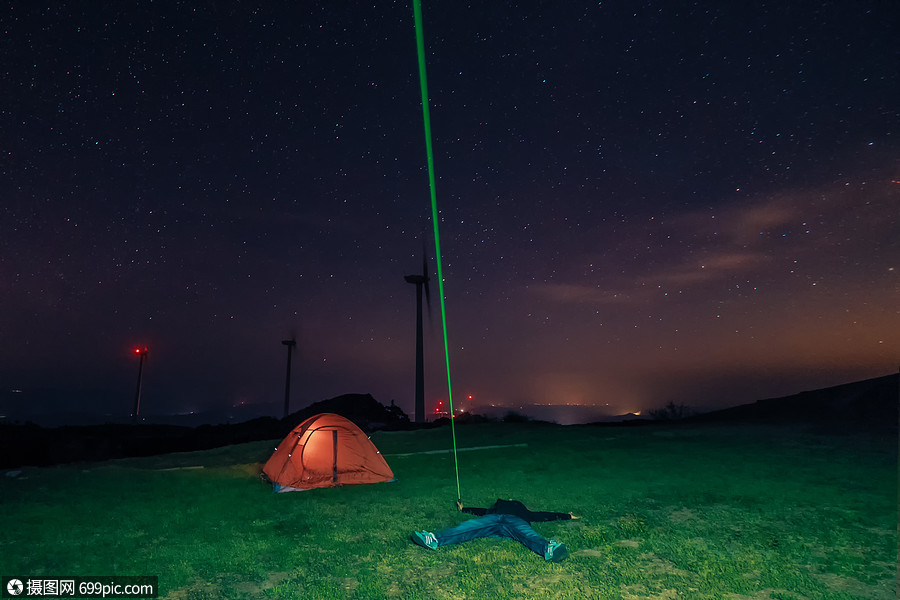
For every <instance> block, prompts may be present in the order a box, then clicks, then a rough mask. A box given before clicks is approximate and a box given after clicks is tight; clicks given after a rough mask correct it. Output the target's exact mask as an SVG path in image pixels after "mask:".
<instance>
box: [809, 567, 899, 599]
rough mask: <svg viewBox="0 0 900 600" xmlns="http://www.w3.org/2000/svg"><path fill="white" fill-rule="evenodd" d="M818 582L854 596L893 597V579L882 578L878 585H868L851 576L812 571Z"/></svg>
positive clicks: (871, 597)
mask: <svg viewBox="0 0 900 600" xmlns="http://www.w3.org/2000/svg"><path fill="white" fill-rule="evenodd" d="M813 577H815V578H816V579H817V580H819V582H821V583H822V584H824V585H825V586H827V587H828V589H830V590H833V591H835V592H843V593H845V594H849V595H850V596H852V597H854V598H861V599H870V600H892V599H893V598H894V597H895V593H896V590H895V589H894V581H893V580H891V579H885V580H882V581H881V583H879V584H878V585H868V584H865V583H863V582H862V581H859V580H858V579H853V578H851V577H841V576H840V575H834V574H833V573H813Z"/></svg>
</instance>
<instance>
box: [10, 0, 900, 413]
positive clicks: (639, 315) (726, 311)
mask: <svg viewBox="0 0 900 600" xmlns="http://www.w3.org/2000/svg"><path fill="white" fill-rule="evenodd" d="M0 10H2V13H0V30H2V32H3V35H2V36H0V65H2V69H3V84H2V86H0V181H2V195H3V200H2V202H0V286H2V287H0V386H2V395H0V401H2V404H0V412H2V413H3V414H4V415H6V417H7V418H10V415H13V416H15V415H20V414H24V413H23V411H24V412H28V411H31V412H32V413H36V412H40V411H45V412H48V411H49V412H52V411H75V410H93V411H100V412H103V413H105V414H112V415H119V414H123V415H128V414H129V413H130V411H131V409H132V401H133V397H134V392H135V380H136V375H137V370H138V360H137V359H136V357H135V356H134V354H133V348H134V346H135V345H136V344H138V345H141V346H146V347H148V348H149V354H148V356H147V361H146V363H145V365H144V374H143V383H142V412H144V413H154V412H167V411H168V412H186V411H202V410H210V409H229V408H231V407H238V406H259V407H268V408H261V410H263V412H265V410H270V412H271V414H273V415H274V416H281V404H282V402H283V394H284V375H285V357H286V349H285V346H283V345H282V344H281V340H283V339H287V338H290V337H291V336H295V337H296V340H297V351H296V353H295V354H294V360H293V371H292V374H293V381H292V408H293V409H297V408H300V407H302V406H305V405H307V404H309V403H311V402H314V401H318V400H323V399H325V398H330V397H333V396H337V395H339V394H343V393H371V394H372V395H373V396H374V397H375V398H376V399H377V400H379V401H381V402H383V403H385V404H389V403H390V402H391V401H395V402H396V403H397V404H398V405H399V406H401V407H402V408H404V409H405V410H406V411H407V412H408V413H410V414H412V410H413V394H414V364H415V362H414V345H415V289H414V287H413V286H412V285H410V284H408V283H406V282H405V281H404V279H403V277H404V275H409V274H415V273H418V272H420V271H421V266H422V246H423V239H424V240H425V243H426V244H428V245H429V247H430V250H429V269H430V270H431V273H432V278H433V280H432V282H431V283H432V304H433V306H432V313H433V319H432V321H431V324H430V325H429V324H428V322H426V326H425V352H426V397H427V402H428V405H429V408H430V407H431V406H433V404H434V402H436V401H437V400H438V399H445V400H446V398H447V383H446V376H445V368H444V366H443V360H444V357H443V349H442V340H441V327H440V319H439V308H438V302H437V286H436V285H435V284H436V281H435V280H434V271H435V269H436V267H435V264H434V251H433V247H434V246H433V244H434V242H433V236H432V234H431V229H432V225H431V217H430V215H431V209H430V199H429V191H428V174H427V167H426V160H425V144H424V135H423V125H422V110H421V97H420V92H419V79H418V69H417V62H416V49H415V31H414V25H413V13H412V7H411V4H410V3H407V2H390V1H387V0H386V1H383V2H370V3H359V2H334V1H328V2H317V1H303V2H279V3H276V2H234V3H220V2H202V1H199V0H198V1H195V2H151V1H133V0H123V1H120V2H75V1H69V2H67V1H57V2H11V3H7V4H6V5H5V6H4V7H3V8H2V9H0ZM423 17H424V36H425V37H424V39H425V47H426V60H427V65H428V84H429V92H430V100H431V102H430V103H431V125H432V133H433V143H434V152H435V159H434V161H435V174H436V193H437V202H438V207H439V211H440V219H439V227H440V238H441V250H442V254H443V257H442V258H443V260H442V265H443V275H444V284H445V299H446V307H447V321H448V333H449V349H450V371H451V375H452V381H453V394H454V402H455V404H456V406H457V407H458V408H460V407H462V408H466V407H469V408H475V407H477V406H487V405H491V404H494V405H502V406H506V407H515V408H518V407H522V410H523V411H525V412H528V411H532V414H538V413H539V412H540V410H543V409H546V407H543V409H541V407H540V406H538V405H589V406H596V407H598V408H597V410H598V411H605V412H608V413H610V414H617V413H623V412H632V411H638V410H647V409H651V408H654V407H658V406H661V405H663V404H665V403H666V402H676V403H681V404H686V405H689V406H695V407H706V408H715V407H727V406H734V405H737V404H742V403H746V402H750V401H754V400H757V399H761V398H766V397H773V396H780V395H787V394H792V393H796V392H799V391H803V390H807V389H815V388H819V387H825V386H829V385H834V384H839V383H846V382H850V381H855V380H859V379H864V378H868V377H875V376H881V375H885V374H890V373H893V372H896V370H897V367H898V361H900V308H898V307H900V304H898V298H900V294H898V292H900V279H898V271H897V268H898V266H900V264H898V263H900V260H898V258H900V235H898V216H900V163H898V158H900V113H898V107H900V102H898V98H900V85H898V83H900V82H898V72H897V71H898V70H897V65H898V64H900V44H898V43H897V39H898V24H900V13H898V12H897V11H896V10H895V7H893V6H892V5H891V3H887V2H880V1H867V0H855V1H837V2H827V1H824V2H823V1H820V2H808V1H803V0H800V1H796V2H781V1H778V2H774V1H773V2H765V1H763V2H693V1H690V2H689V1H680V0H672V1H666V2H649V1H640V2H633V1H630V0H629V1H627V2H626V1H603V2H596V1H595V2H581V1H573V2H563V3H559V2H550V1H547V2H541V1H520V2H509V1H506V2H504V1H501V2H475V3H462V2H450V1H447V0H439V1H434V2H432V1H429V0H424V3H423ZM470 395H471V396H472V399H471V400H470V399H469V396H470ZM273 407H274V408H273ZM559 410H563V409H559ZM540 414H541V415H544V413H540ZM561 414H562V413H561V412H558V413H557V415H556V416H555V417H551V418H556V420H559V421H562V422H570V421H572V420H573V419H575V418H574V417H571V416H560V415H561Z"/></svg>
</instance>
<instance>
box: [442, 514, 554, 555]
mask: <svg viewBox="0 0 900 600" xmlns="http://www.w3.org/2000/svg"><path fill="white" fill-rule="evenodd" d="M434 537H436V538H437V541H438V546H446V545H448V544H459V543H462V542H468V541H469V540H474V539H476V538H483V537H500V538H507V539H510V540H515V541H517V542H519V543H520V544H522V545H523V546H525V547H526V548H528V549H529V550H531V551H532V552H534V553H535V554H538V555H540V556H541V557H542V558H543V556H544V552H546V550H547V540H545V539H544V538H542V537H541V536H540V535H538V533H537V532H536V531H535V530H534V529H532V528H531V525H529V524H528V521H526V520H524V519H521V518H519V517H517V516H515V515H504V514H491V515H484V516H483V517H477V518H475V519H469V520H468V521H463V522H462V523H460V524H459V525H457V526H456V527H451V528H450V529H445V530H443V531H438V532H437V533H435V534H434Z"/></svg>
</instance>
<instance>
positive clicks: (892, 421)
mask: <svg viewBox="0 0 900 600" xmlns="http://www.w3.org/2000/svg"><path fill="white" fill-rule="evenodd" d="M898 405H900V374H894V375H885V376H883V377H876V378H874V379H866V380H864V381H857V382H853V383H845V384H842V385H836V386H833V387H829V388H824V389H821V390H812V391H806V392H801V393H799V394H794V395H791V396H783V397H780V398H769V399H766V400H759V401H757V402H754V403H752V404H742V405H741V406H735V407H732V408H726V409H724V410H718V411H715V412H709V413H705V414H702V415H696V416H692V417H689V418H686V419H683V420H682V421H684V422H691V423H808V424H818V425H825V426H835V427H838V428H841V427H845V428H854V429H859V428H865V429H879V430H896V429H897V426H898Z"/></svg>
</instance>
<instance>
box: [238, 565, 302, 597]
mask: <svg viewBox="0 0 900 600" xmlns="http://www.w3.org/2000/svg"><path fill="white" fill-rule="evenodd" d="M290 576H291V571H278V572H275V573H269V576H268V577H266V579H265V581H261V582H259V583H257V582H253V581H242V582H240V583H238V584H237V585H235V586H234V589H235V590H236V591H237V592H238V593H241V594H247V595H249V596H259V595H260V593H261V592H262V591H263V590H266V589H269V588H271V587H275V586H276V585H278V584H279V583H281V582H282V581H284V580H285V579H287V578H288V577H290Z"/></svg>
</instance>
